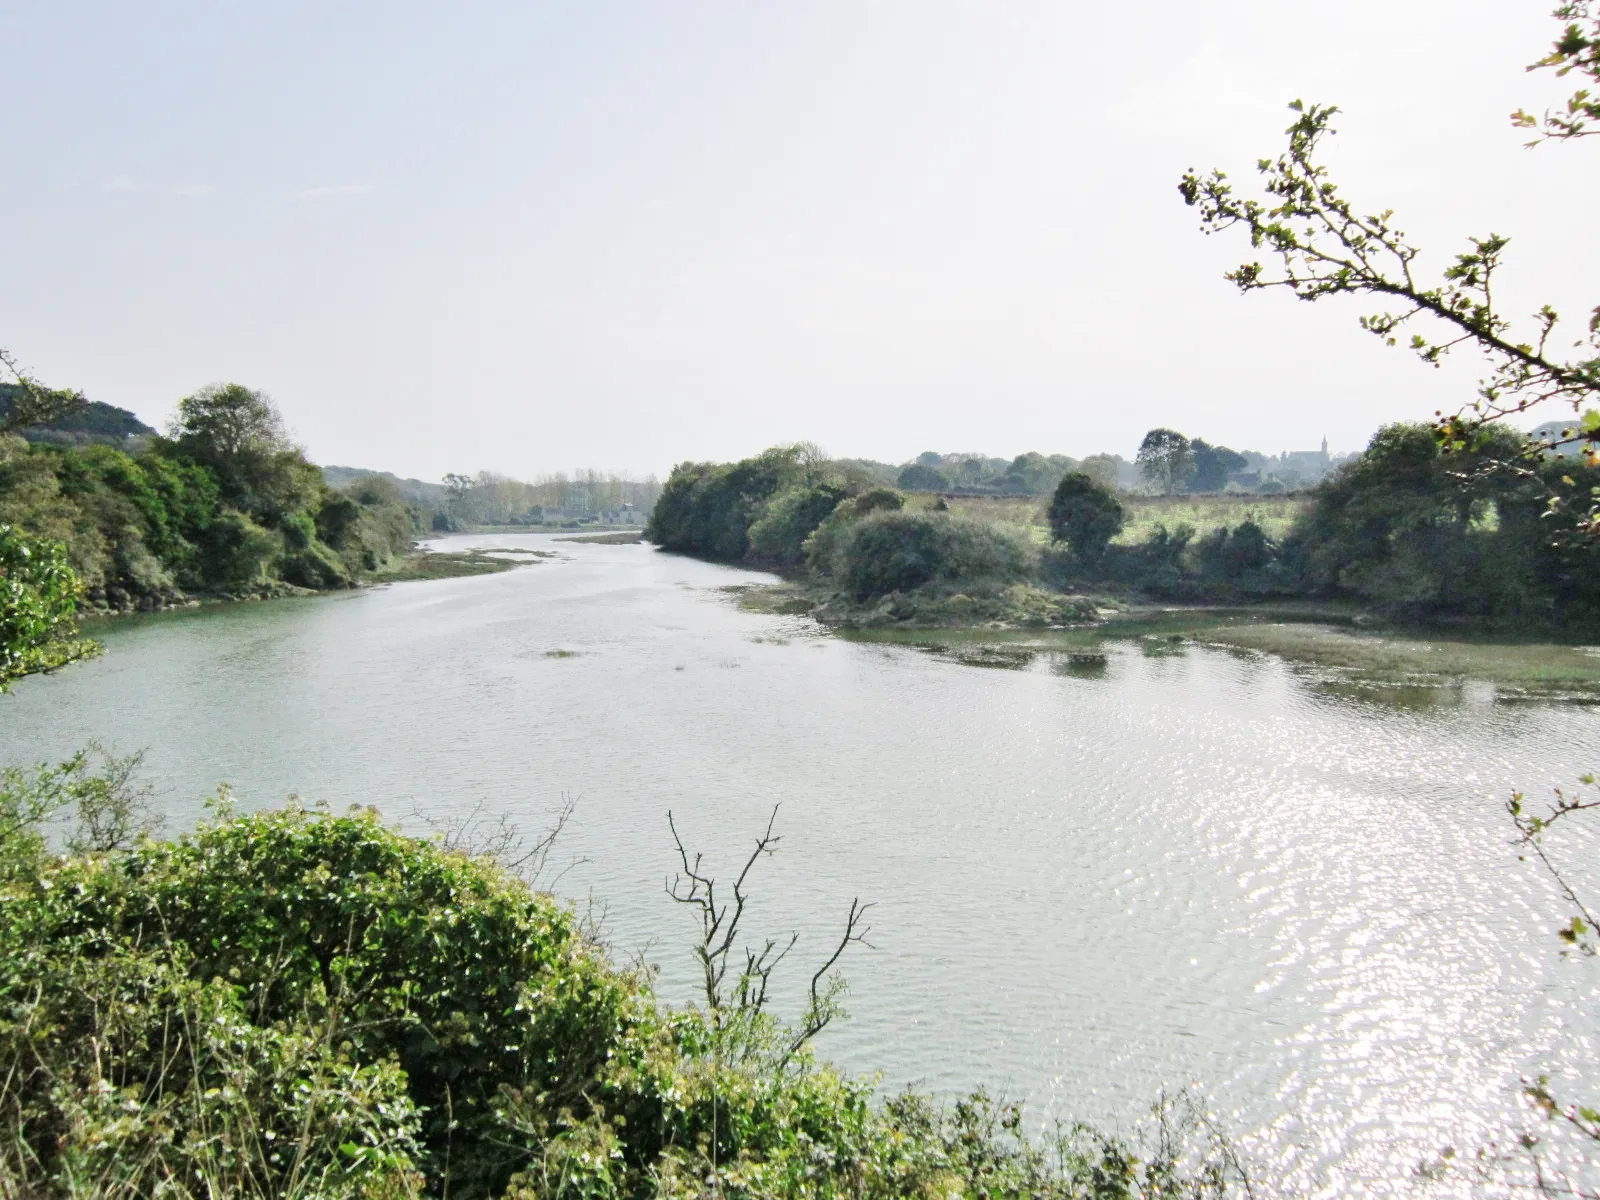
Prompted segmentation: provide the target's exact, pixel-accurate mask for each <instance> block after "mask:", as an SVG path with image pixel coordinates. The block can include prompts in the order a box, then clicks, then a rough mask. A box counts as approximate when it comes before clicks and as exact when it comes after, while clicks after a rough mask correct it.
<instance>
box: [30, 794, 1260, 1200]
mask: <svg viewBox="0 0 1600 1200" xmlns="http://www.w3.org/2000/svg"><path fill="white" fill-rule="evenodd" d="M51 786H53V785H52V784H51V783H50V782H49V781H48V780H47V781H46V782H45V784H44V790H46V791H48V790H49V789H50V787H51ZM11 790H13V791H14V790H15V789H11ZM23 790H24V791H26V788H24V789H23ZM5 794H6V793H5V792H0V796H3V795H5ZM41 815H42V814H40V813H37V812H35V813H32V814H31V815H30V814H28V813H24V814H23V817H24V820H25V821H27V820H30V819H31V820H35V821H36V820H37V819H39V817H40V816H41ZM43 815H47V814H43ZM3 844H4V843H0V845H3ZM32 853H33V857H32V859H31V861H26V862H24V861H23V860H21V859H17V858H15V857H13V859H12V860H11V861H12V862H13V863H18V864H20V868H19V869H17V870H14V871H12V872H10V873H9V874H8V875H7V876H6V877H5V878H4V879H3V880H0V1189H3V1190H4V1191H5V1193H6V1194H25V1195H29V1196H37V1197H41V1198H52V1197H68V1196H74V1197H76V1196H101V1197H112V1196H115V1197H127V1198H130V1200H131V1198H133V1197H156V1196H163V1197H178V1198H183V1200H187V1198H189V1197H200V1196H216V1195H230V1196H247V1197H268V1196H274V1197H276V1196H293V1197H304V1198H307V1200H309V1198H311V1197H339V1198H344V1197H350V1198H352V1200H353V1198H355V1197H380V1196H381V1197H408V1196H418V1195H423V1194H426V1195H432V1196H444V1195H447V1194H448V1195H451V1196H458V1197H465V1198H467V1200H472V1198H474V1197H488V1196H507V1197H524V1198H534V1197H539V1198H543V1197H602V1196H606V1197H640V1198H642V1197H645V1196H662V1195H668V1196H671V1195H677V1196H701V1195H706V1194H719V1195H729V1196H746V1197H796V1198H798V1197H838V1198H840V1200H843V1198H845V1197H874V1198H877V1197H882V1198H888V1197H900V1196H907V1195H961V1196H969V1197H977V1196H980V1195H982V1196H993V1197H1023V1196H1044V1197H1069V1196H1070V1197H1089V1196H1094V1197H1098V1198H1104V1200H1114V1198H1118V1197H1135V1196H1139V1197H1145V1196H1148V1197H1154V1196H1158V1195H1161V1196H1165V1195H1173V1194H1184V1195H1192V1196H1196V1197H1201V1196H1222V1195H1226V1194H1229V1193H1230V1192H1231V1191H1232V1190H1234V1189H1235V1188H1236V1187H1247V1186H1248V1185H1247V1182H1246V1181H1245V1180H1244V1179H1243V1175H1242V1171H1241V1170H1240V1166H1239V1163H1238V1161H1237V1159H1236V1157H1235V1156H1234V1155H1233V1153H1232V1151H1231V1149H1230V1148H1229V1147H1228V1146H1227V1144H1226V1142H1225V1140H1223V1139H1221V1138H1220V1137H1219V1136H1218V1135H1217V1133H1216V1131H1215V1129H1214V1127H1213V1126H1212V1125H1211V1124H1210V1123H1209V1120H1208V1119H1207V1118H1206V1117H1205V1115H1204V1113H1202V1112H1200V1111H1199V1110H1198V1109H1194V1108H1192V1107H1187V1108H1186V1107H1184V1106H1181V1105H1173V1104H1166V1105H1163V1106H1161V1108H1160V1109H1159V1112H1158V1117H1157V1126H1156V1129H1155V1131H1154V1136H1152V1137H1150V1138H1148V1139H1146V1140H1145V1141H1144V1142H1143V1143H1140V1142H1134V1141H1125V1140H1122V1139H1116V1138H1109V1137H1104V1136H1101V1135H1097V1134H1094V1133H1093V1132H1092V1131H1089V1130H1087V1129H1084V1128H1082V1127H1073V1128H1071V1129H1067V1130H1063V1131H1061V1132H1059V1133H1058V1134H1057V1135H1056V1136H1054V1137H1047V1138H1045V1139H1044V1140H1043V1141H1042V1142H1035V1141H1034V1140H1032V1139H1030V1138H1029V1136H1028V1135H1027V1133H1026V1132H1025V1131H1024V1128H1023V1119H1022V1112H1021V1109H1020V1107H1018V1106H1016V1105H1011V1104H1004V1103H1000V1102H997V1101H994V1100H991V1099H990V1098H988V1097H987V1096H985V1095H983V1094H982V1093H979V1094H977V1095H975V1096H974V1097H973V1098H972V1099H971V1100H968V1101H964V1102H962V1103H960V1104H958V1105H956V1106H955V1108H954V1110H953V1111H944V1110H941V1109H939V1108H936V1107H935V1106H934V1105H932V1104H931V1103H930V1102H928V1101H927V1100H925V1099H922V1098H919V1097H916V1096H910V1095H908V1096H903V1097H901V1098H899V1099H897V1100H895V1101H893V1102H891V1103H889V1104H887V1105H884V1106H882V1107H879V1106H877V1105H875V1104H874V1103H873V1100H872V1089H871V1087H870V1085H869V1084H868V1083H865V1082H853V1081H850V1080H847V1079H845V1078H843V1077H841V1076H840V1075H839V1074H837V1073H836V1072H834V1071H833V1070H831V1069H829V1068H827V1067H824V1066H820V1065H818V1064H817V1063H816V1061H815V1059H814V1058H813V1057H812V1055H811V1053H810V1052H809V1050H804V1049H802V1050H800V1051H799V1052H790V1053H786V1054H782V1056H781V1058H780V1059H775V1058H774V1057H773V1055H772V1054H771V1053H770V1052H769V1050H768V1049H767V1048H768V1047H771V1046H774V1045H777V1046H780V1047H782V1046H787V1045H789V1044H790V1043H789V1042H788V1041H787V1040H786V1038H785V1037H784V1035H783V1031H782V1029H781V1026H779V1025H777V1024H776V1023H775V1022H774V1020H773V1018H772V1017H771V1014H770V1013H767V1012H765V1011H762V1010H760V1009H759V1008H756V1007H754V1006H751V1005H748V1004H732V1003H731V1002H730V1001H731V997H729V998H728V1000H727V1001H725V1002H724V1008H723V1010H722V1011H721V1012H720V1014H719V1013H716V1012H713V1011H708V1010H689V1011H672V1010H666V1009H662V1008H660V1007H659V1006H657V1004H656V1003H655V1002H654V1000H653V999H652V997H651V996H650V993H649V990H648V987H647V980H645V979H644V978H642V977H640V976H638V975H635V974H631V973H627V972H622V971H618V970H617V969H616V968H614V967H612V966H611V965H610V964H609V963H608V962H607V961H606V960H605V959H604V958H603V957H602V955H601V954H600V952H599V951H598V950H597V949H596V948H595V947H594V946H593V945H592V944H590V943H588V942H587V941H585V940H584V939H583V937H582V936H581V935H580V934H579V932H578V929H577V923H576V921H575V919H574V918H573V916H572V914H571V913H570V912H569V911H568V910H567V909H565V908H563V907H561V906H560V905H558V904H556V903H555V902H554V901H553V900H551V899H550V898H549V897H548V896H544V895H540V894H537V893H535V892H534V891H532V890H531V889H530V888H529V887H528V886H527V885H526V884H525V883H523V882H522V881H521V880H520V879H518V878H516V877H515V876H513V875H511V874H510V873H508V872H507V871H506V870H504V869H503V868H501V867H500V866H498V865H496V863H495V862H494V861H492V860H491V859H488V858H485V857H473V856H472V855H471V854H469V853H467V852H465V851H463V850H461V849H457V848H451V847H449V846H447V845H445V844H444V843H443V842H440V841H436V840H435V841H423V840H417V839H412V838H408V837H405V836H403V835H401V834H399V833H397V832H395V831H394V830H392V829H389V828H387V827H386V826H384V825H383V824H382V823H381V822H380V821H379V820H378V819H377V818H376V816H375V815H373V814H372V813H371V812H370V811H369V812H358V811H353V812H352V813H351V814H349V815H348V816H343V817H335V816H332V815H331V814H327V813H313V812H306V811H304V810H303V809H298V808H290V809H287V810H283V811H279V812H268V813H257V814H255V815H252V816H247V817H237V816H234V815H232V813H231V812H229V811H227V809H226V807H225V806H224V807H222V808H220V809H219V810H218V812H217V817H216V819H215V820H214V821H213V822H212V823H210V824H206V825H202V826H201V827H200V829H199V830H198V831H196V832H195V833H193V834H190V835H187V836H184V837H182V838H179V839H177V840H175V841H169V842H152V841H149V840H146V841H143V842H141V843H140V844H138V845H137V846H133V847H130V848H124V849H120V850H116V851H112V852H109V853H97V854H93V855H89V856H86V857H69V858H56V857H52V856H51V855H49V854H47V853H46V852H44V850H43V848H42V844H41V843H40V842H39V840H38V839H37V837H36V836H35V837H34V841H33V844H32ZM758 853H759V851H758ZM690 861H692V863H693V865H694V866H695V868H696V875H697V878H699V879H701V880H703V881H709V877H708V876H706V875H705V874H704V873H703V872H700V871H699V869H698V863H699V860H698V859H694V860H689V859H688V858H687V856H686V862H690ZM699 894H700V895H702V896H704V895H706V894H707V893H706V890H705V887H704V886H703V885H701V887H700V891H699ZM709 911H710V912H712V913H713V914H715V913H717V912H721V913H722V914H723V915H724V919H725V918H726V914H727V911H728V910H727V907H726V905H725V904H723V903H722V902H721V901H718V902H716V903H714V904H712V905H711V907H710V910H709ZM849 933H850V931H849V930H847V937H848V936H849ZM747 961H748V960H747ZM819 974H820V972H819ZM749 977H750V976H749V972H748V971H746V972H745V973H744V975H743V978H745V979H748V978H749Z"/></svg>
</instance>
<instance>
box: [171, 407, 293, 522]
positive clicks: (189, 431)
mask: <svg viewBox="0 0 1600 1200" xmlns="http://www.w3.org/2000/svg"><path fill="white" fill-rule="evenodd" d="M171 433H172V442H173V445H174V447H175V448H176V449H177V451H178V452H179V453H180V454H182V455H184V456H186V457H188V458H190V459H193V460H194V461H195V462H198V463H201V464H203V465H204V466H207V467H210V468H211V470H212V471H213V472H214V473H215V474H216V477H217V482H218V484H220V485H221V489H222V498H223V499H224V500H225V501H226V502H227V503H229V504H231V505H234V506H235V507H237V508H238V509H240V510H241V511H243V512H245V513H248V514H249V515H250V516H251V517H253V518H255V519H257V520H260V521H264V522H265V523H266V524H268V525H278V524H280V523H282V522H283V521H284V520H285V519H287V518H289V517H292V516H293V515H294V514H296V513H299V512H304V511H306V510H308V509H311V508H314V507H315V506H316V504H317V502H318V500H319V499H320V497H321V493H322V490H323V484H322V474H321V472H320V471H318V470H317V468H316V467H314V466H312V465H311V464H310V463H308V462H307V461H306V458H305V455H303V454H302V453H301V452H300V450H299V449H298V448H297V447H296V446H295V445H294V443H292V442H291V441H290V440H289V435H288V433H287V432H285V430H284V427H283V417H282V416H281V415H280V414H279V412H278V408H277V406H276V405H275V404H273V402H272V400H271V399H270V398H269V397H268V396H267V395H266V393H265V392H257V391H252V390H251V389H250V388H247V387H245V386H244V385H243V384H238V383H228V384H211V385H210V386H207V387H203V388H201V389H200V390H199V391H198V392H196V393H195V394H194V395H192V396H185V397H184V398H183V399H182V400H180V401H178V414H177V416H176V418H175V419H174V420H173V422H172V429H171Z"/></svg>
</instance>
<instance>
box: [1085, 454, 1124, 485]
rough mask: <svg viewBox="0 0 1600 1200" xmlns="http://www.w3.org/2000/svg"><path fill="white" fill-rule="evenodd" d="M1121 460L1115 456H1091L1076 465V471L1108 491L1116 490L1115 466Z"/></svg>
mask: <svg viewBox="0 0 1600 1200" xmlns="http://www.w3.org/2000/svg"><path fill="white" fill-rule="evenodd" d="M1120 462H1122V459H1120V458H1119V457H1117V455H1115V454H1091V455H1090V456H1089V457H1088V458H1086V459H1084V460H1083V461H1082V462H1081V463H1079V464H1078V471H1079V472H1080V473H1081V474H1084V475H1087V476H1088V477H1089V478H1090V479H1092V480H1094V481H1095V482H1096V483H1098V484H1100V485H1101V486H1102V487H1104V488H1106V489H1108V490H1109V491H1112V492H1115V491H1116V490H1117V464H1118V463H1120Z"/></svg>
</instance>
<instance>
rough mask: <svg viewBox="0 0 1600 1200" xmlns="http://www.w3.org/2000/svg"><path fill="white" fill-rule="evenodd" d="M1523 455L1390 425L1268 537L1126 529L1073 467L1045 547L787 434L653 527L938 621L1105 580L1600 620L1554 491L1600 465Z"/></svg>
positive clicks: (1189, 592)
mask: <svg viewBox="0 0 1600 1200" xmlns="http://www.w3.org/2000/svg"><path fill="white" fill-rule="evenodd" d="M1528 449H1529V447H1528V443H1527V441H1526V439H1525V438H1524V437H1523V436H1522V435H1521V434H1518V433H1516V432H1515V431H1512V430H1506V429H1500V428H1496V427H1491V428H1489V429H1488V430H1486V432H1485V434H1484V437H1483V440H1482V441H1481V443H1480V444H1479V445H1477V446H1476V447H1475V448H1474V449H1472V450H1470V451H1457V452H1452V453H1449V454H1445V453H1443V452H1442V451H1441V449H1440V447H1439V444H1438V442H1437V441H1436V439H1435V437H1434V431H1433V429H1432V427H1431V426H1427V425H1392V426H1388V427H1386V428H1385V429H1383V430H1381V431H1380V432H1379V433H1378V434H1377V435H1376V436H1375V437H1374V438H1373V439H1372V442H1371V444H1370V445H1369V446H1368V447H1367V449H1366V451H1365V452H1364V453H1363V454H1361V455H1360V456H1359V457H1357V458H1355V459H1353V460H1351V461H1349V462H1347V463H1345V464H1344V465H1342V466H1340V467H1339V468H1337V469H1336V470H1335V471H1334V472H1333V473H1332V474H1331V475H1330V476H1329V477H1328V478H1327V479H1326V480H1324V481H1323V482H1322V483H1321V484H1319V485H1318V486H1317V487H1315V488H1314V489H1312V491H1311V492H1310V493H1309V494H1308V501H1307V504H1306V507H1305V508H1304V509H1303V511H1302V513H1301V515H1300V516H1299V517H1298V518H1297V519H1296V521H1295V524H1294V525H1293V526H1292V527H1291V529H1290V530H1289V531H1288V532H1287V533H1286V534H1284V535H1282V536H1281V537H1276V538H1275V537H1272V536H1270V535H1269V534H1268V532H1267V531H1266V530H1265V529H1264V528H1263V527H1262V526H1261V525H1259V524H1257V523H1256V522H1255V521H1253V520H1245V521H1242V522H1240V523H1238V524H1236V525H1234V526H1231V527H1229V526H1219V527H1216V528H1211V529H1206V530H1198V529H1196V528H1194V527H1193V526H1191V525H1188V524H1174V525H1172V526H1170V527H1169V526H1167V525H1157V526H1155V527H1154V528H1153V529H1152V530H1151V532H1150V533H1149V534H1148V535H1147V536H1145V537H1144V538H1142V539H1141V540H1138V541H1129V540H1126V539H1124V538H1122V536H1121V535H1122V533H1123V530H1124V525H1125V518H1126V511H1125V506H1124V502H1123V499H1122V498H1120V497H1119V496H1118V495H1117V494H1116V492H1115V491H1114V490H1113V488H1112V487H1111V486H1109V485H1108V484H1107V483H1106V482H1105V481H1104V480H1103V478H1096V477H1095V476H1093V475H1090V474H1088V473H1086V472H1082V471H1073V472H1069V473H1068V474H1066V475H1065V476H1064V477H1063V478H1062V479H1061V481H1060V482H1059V483H1058V484H1057V485H1056V488H1055V491H1054V493H1053V494H1052V496H1051V498H1050V501H1049V503H1048V505H1047V506H1046V508H1045V512H1044V513H1043V514H1042V515H1043V516H1044V517H1045V519H1046V522H1047V524H1048V528H1049V541H1048V544H1047V545H1041V544H1039V542H1038V541H1036V540H1034V539H1033V538H1032V537H1030V536H1029V534H1030V531H1029V529H1028V528H1027V527H1020V526H1014V525H1006V524H1003V523H998V522H990V521H984V520H980V519H977V518H975V517H971V516H963V515H960V514H958V513H954V512H950V511H948V510H947V509H946V506H945V504H944V501H943V500H939V501H937V502H936V503H935V504H934V505H933V506H932V507H928V506H927V500H928V497H925V496H924V497H917V498H914V500H913V503H908V499H910V498H908V497H907V496H905V495H904V494H903V493H902V492H900V491H897V490H895V489H892V488H885V487H883V486H882V485H881V484H879V483H878V482H877V481H876V478H875V476H874V474H873V473H872V472H871V471H870V470H867V469H865V468H863V467H862V466H861V465H860V464H858V463H853V462H848V461H847V462H838V461H827V460H823V459H821V458H820V457H818V456H816V455H815V454H814V453H811V452H809V451H808V450H807V449H806V448H804V447H780V448H775V449H772V450H768V451H766V452H764V453H763V454H760V455H758V456H756V457H754V458H750V459H745V460H743V461H741V462H736V463H683V464H680V465H679V466H678V467H677V468H675V469H674V470H673V472H672V475H671V477H670V478H669V479H668V480H667V483H666V486H665V489H664V490H663V492H662V495H661V499H660V500H659V501H658V502H657V504H656V507H655V511H654V513H653V515H652V518H651V521H650V524H649V527H648V529H647V530H646V536H647V537H648V538H649V539H650V540H651V541H654V542H655V543H657V544H658V545H660V546H661V547H662V548H664V549H667V550H675V551H680V552H682V553H687V554H693V555H698V556H700V557H704V558H711V559H716V560H720V561H725V562H748V563H752V564H758V565H770V566H775V567H780V568H788V569H792V570H803V571H804V572H805V573H806V574H807V575H809V576H810V577H811V578H813V579H816V580H818V581H823V582H827V583H829V584H831V585H832V586H833V587H834V588H836V589H837V592H838V594H839V595H840V596H841V597H843V598H845V599H847V600H848V601H850V602H851V603H853V604H855V605H861V604H871V603H877V602H880V601H885V599H886V598H889V600H888V602H887V603H886V605H885V612H887V613H888V614H889V615H891V616H895V617H897V618H900V619H912V618H916V619H923V620H929V621H943V620H947V619H951V618H952V617H954V616H957V615H960V606H961V605H963V604H964V605H967V606H969V607H967V608H966V609H965V615H966V616H968V617H970V618H971V619H994V618H999V619H1018V620H1022V621H1025V622H1028V623H1035V624H1037V623H1047V624H1048V623H1054V622H1056V621H1058V620H1068V619H1075V618H1076V617H1078V616H1080V615H1081V614H1082V612H1083V611H1084V606H1083V605H1077V606H1074V605H1071V604H1068V603H1066V601H1065V598H1066V597H1069V596H1072V595H1081V594H1082V593H1085V592H1091V591H1097V590H1098V591H1106V590H1111V591H1123V592H1132V593H1136V594H1141V595H1146V596H1151V597H1157V598H1163V599H1173V600H1185V601H1211V602H1229V601H1252V600H1261V599H1267V598H1273V597H1278V598H1282V597H1313V598H1319V599H1344V600H1355V601H1359V602H1361V603H1364V604H1366V605H1369V606H1371V607H1372V608H1373V609H1376V610H1378V611H1381V612H1383V613H1386V614H1388V615H1390V616H1392V617H1394V618H1396V619H1399V620H1403V621H1412V622H1439V621H1447V622H1449V621H1460V622H1476V623H1481V624H1485V625H1490V626H1498V627H1502V628H1516V629H1528V628H1538V629H1543V630H1558V631H1570V632H1578V631H1584V630H1592V629H1595V628H1600V547H1597V546H1596V545H1595V544H1594V543H1593V542H1592V541H1590V540H1585V539H1584V538H1582V537H1581V536H1577V526H1578V518H1577V517H1575V516H1573V515H1571V514H1569V513H1568V512H1567V511H1565V510H1564V509H1562V508H1561V507H1560V506H1556V507H1554V508H1552V506H1551V503H1550V498H1551V496H1552V495H1554V494H1557V493H1558V492H1560V491H1563V490H1564V491H1566V492H1576V493H1578V494H1585V495H1586V494H1588V487H1589V486H1590V479H1591V477H1592V482H1593V484H1594V485H1597V486H1600V471H1596V470H1595V469H1594V468H1592V467H1586V466H1582V465H1580V464H1577V463H1574V462H1572V461H1555V460H1550V459H1545V458H1540V457H1538V456H1537V455H1533V456H1531V457H1530V456H1529V455H1528ZM1508 464H1509V465H1508ZM1575 474H1581V475H1583V476H1584V477H1585V478H1582V479H1575ZM1039 589H1043V590H1044V591H1047V592H1050V593H1053V594H1054V595H1055V596H1056V597H1057V598H1058V600H1057V601H1056V602H1055V603H1049V602H1046V601H1044V600H1043V599H1042V597H1041V595H1040V594H1039ZM1001 597H1003V598H1004V603H1000V602H999V599H998V598H1001ZM952 604H954V605H955V606H956V608H955V609H952V608H951V605H952ZM1089 607H1090V608H1092V606H1089Z"/></svg>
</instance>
